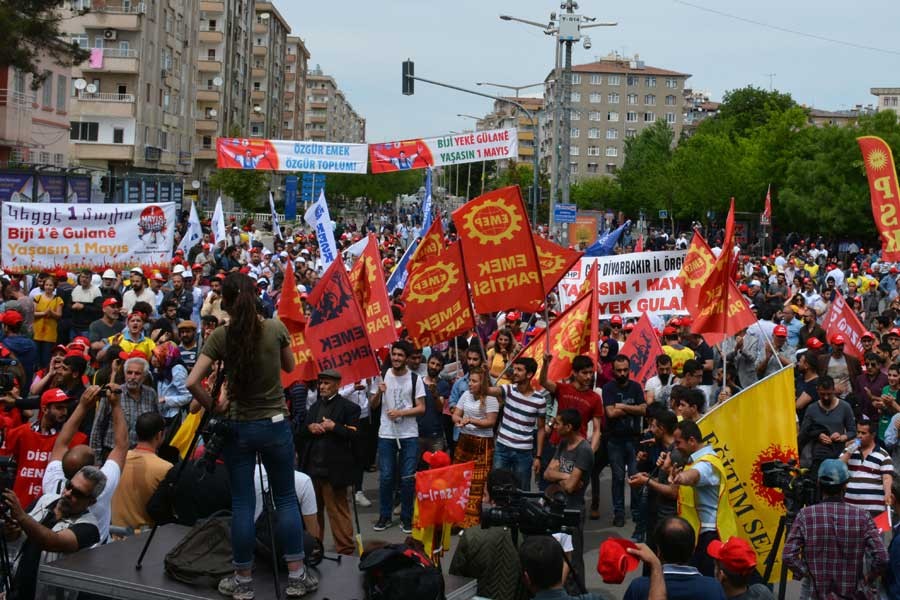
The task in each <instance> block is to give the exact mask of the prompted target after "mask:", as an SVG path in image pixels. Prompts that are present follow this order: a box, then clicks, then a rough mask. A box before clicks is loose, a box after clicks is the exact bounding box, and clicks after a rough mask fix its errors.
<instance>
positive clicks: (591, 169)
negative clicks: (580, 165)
mask: <svg viewBox="0 0 900 600" xmlns="http://www.w3.org/2000/svg"><path fill="white" fill-rule="evenodd" d="M599 167H600V165H598V164H597V163H590V162H589V163H588V164H587V172H588V173H599V172H600V169H599Z"/></svg>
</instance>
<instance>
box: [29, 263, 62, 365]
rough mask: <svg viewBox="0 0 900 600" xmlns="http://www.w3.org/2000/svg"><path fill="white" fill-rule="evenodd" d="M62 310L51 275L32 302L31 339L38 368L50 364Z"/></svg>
mask: <svg viewBox="0 0 900 600" xmlns="http://www.w3.org/2000/svg"><path fill="white" fill-rule="evenodd" d="M62 309H63V301H62V298H60V297H59V296H58V295H57V294H56V278H55V277H53V276H52V275H51V276H49V277H47V279H45V280H44V284H43V286H42V287H41V293H40V294H38V295H37V298H35V300H34V335H33V339H34V342H35V344H37V351H38V366H40V367H46V366H48V365H49V364H50V353H51V351H52V350H53V347H54V346H56V343H57V340H58V338H59V335H58V331H57V330H58V325H59V319H60V318H61V317H62Z"/></svg>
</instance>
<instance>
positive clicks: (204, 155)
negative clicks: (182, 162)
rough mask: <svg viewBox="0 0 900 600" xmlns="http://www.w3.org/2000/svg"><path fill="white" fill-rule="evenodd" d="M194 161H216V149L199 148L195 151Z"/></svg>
mask: <svg viewBox="0 0 900 600" xmlns="http://www.w3.org/2000/svg"><path fill="white" fill-rule="evenodd" d="M194 160H216V149H215V148H197V149H195V150H194Z"/></svg>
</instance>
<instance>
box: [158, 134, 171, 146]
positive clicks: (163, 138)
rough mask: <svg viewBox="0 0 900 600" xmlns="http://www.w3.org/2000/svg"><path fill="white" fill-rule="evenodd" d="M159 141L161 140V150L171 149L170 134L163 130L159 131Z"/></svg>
mask: <svg viewBox="0 0 900 600" xmlns="http://www.w3.org/2000/svg"><path fill="white" fill-rule="evenodd" d="M158 140H159V147H160V148H162V149H163V150H168V149H169V134H168V133H167V132H165V131H163V130H162V129H160V130H159V136H158Z"/></svg>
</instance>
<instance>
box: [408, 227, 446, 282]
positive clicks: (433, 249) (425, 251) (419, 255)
mask: <svg viewBox="0 0 900 600" xmlns="http://www.w3.org/2000/svg"><path fill="white" fill-rule="evenodd" d="M443 251H444V226H443V225H441V220H440V219H435V220H434V222H433V223H432V224H431V227H429V228H428V231H426V232H425V235H423V236H422V239H421V240H419V245H418V246H416V251H415V252H413V255H412V256H410V257H409V261H407V263H406V270H407V271H409V272H412V269H413V267H414V266H416V265H417V264H419V263H421V262H425V260H426V259H429V258H431V257H433V256H437V255H438V254H440V253H441V252H443Z"/></svg>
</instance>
